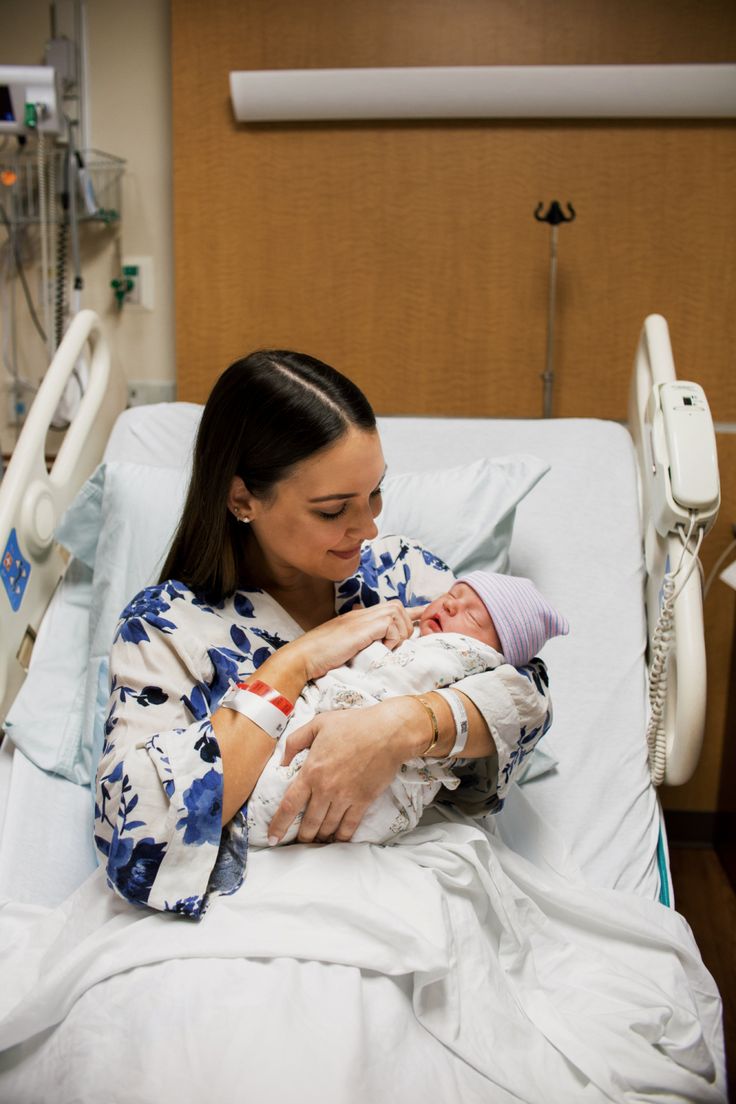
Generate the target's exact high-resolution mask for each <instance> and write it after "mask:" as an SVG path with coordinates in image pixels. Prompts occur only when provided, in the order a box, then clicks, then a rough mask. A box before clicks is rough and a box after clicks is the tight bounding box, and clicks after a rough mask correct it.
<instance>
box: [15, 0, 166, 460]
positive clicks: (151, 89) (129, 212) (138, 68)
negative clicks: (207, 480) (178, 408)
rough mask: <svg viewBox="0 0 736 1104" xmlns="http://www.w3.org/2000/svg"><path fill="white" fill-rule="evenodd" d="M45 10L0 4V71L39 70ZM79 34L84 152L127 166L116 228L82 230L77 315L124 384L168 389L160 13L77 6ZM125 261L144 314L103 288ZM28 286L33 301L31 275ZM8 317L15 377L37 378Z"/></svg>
mask: <svg viewBox="0 0 736 1104" xmlns="http://www.w3.org/2000/svg"><path fill="white" fill-rule="evenodd" d="M63 4H64V0H62V15H63V14H64V7H63ZM49 7H50V5H49V3H48V0H0V64H8V65H12V64H17V65H23V64H27V65H36V64H39V63H40V62H41V61H42V55H43V48H44V44H45V42H46V39H47V38H48V37H49V34H50V25H49ZM86 26H87V58H88V88H87V93H88V102H89V107H90V115H89V140H90V145H91V146H92V147H93V148H96V149H99V150H102V151H104V152H105V153H110V154H114V155H116V156H117V157H122V158H124V159H125V160H126V162H127V165H126V171H125V175H124V178H123V200H122V221H121V224H120V226H119V228H118V229H117V230H112V229H105V228H103V227H101V226H100V225H98V224H95V225H90V226H87V227H84V228H83V229H84V233H83V235H82V259H83V275H84V281H85V290H84V296H83V306H88V307H92V308H93V309H94V310H96V311H97V312H98V314H99V315H100V316H101V318H102V319H103V323H104V325H105V328H106V331H107V333H108V335H109V337H110V339H111V344H112V347H113V357H114V366H115V369H116V371H117V372H118V373H119V374H120V375H121V376H122V377H123V378H124V379H125V380H129V379H136V380H139V379H143V380H145V379H163V380H174V379H175V375H176V368H175V355H174V289H173V246H172V186H171V81H170V68H171V66H170V41H169V3H168V0H126V2H125V3H120V2H119V0H86ZM5 152H7V147H6V150H5ZM0 160H2V154H0ZM130 254H133V255H144V256H150V257H152V258H153V270H154V310H153V311H152V312H150V313H148V312H134V311H132V310H128V309H126V308H124V309H123V310H122V311H119V310H118V309H117V307H116V305H115V300H114V296H113V291H112V288H111V287H110V281H111V280H112V279H113V278H114V277H115V276H117V275H118V274H119V265H120V258H121V256H123V255H130ZM30 283H31V288H32V290H33V291H34V292H35V291H36V290H37V287H38V277H37V275H36V276H34V278H33V279H31V281H30ZM17 311H18V318H19V322H20V323H21V338H22V341H21V344H22V349H21V353H22V370H23V371H24V372H25V373H26V374H27V375H29V376H31V378H34V379H38V378H40V376H41V374H42V373H43V371H44V369H45V357H44V350H43V346H42V344H41V342H40V339H39V338H38V337H37V336H35V335H34V333H33V331H32V330H31V328H30V326H29V324H28V321H27V311H26V309H25V306H24V304H23V302H22V300H21V299H20V297H18V306H17ZM5 375H6V374H5V372H4V370H3V371H2V377H3V382H5V380H4V377H5ZM6 408H7V404H6V403H3V407H2V410H1V411H0V441H1V442H2V446H3V449H4V450H7V449H8V446H9V445H12V439H9V438H8V434H7V431H6V432H5V433H3V432H2V427H4V425H5V413H6Z"/></svg>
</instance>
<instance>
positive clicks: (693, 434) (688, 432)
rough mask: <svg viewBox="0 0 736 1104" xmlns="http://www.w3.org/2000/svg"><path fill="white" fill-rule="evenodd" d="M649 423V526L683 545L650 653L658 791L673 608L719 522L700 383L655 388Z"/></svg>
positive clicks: (709, 424) (663, 591)
mask: <svg viewBox="0 0 736 1104" xmlns="http://www.w3.org/2000/svg"><path fill="white" fill-rule="evenodd" d="M647 421H648V422H649V424H650V447H651V460H652V468H651V473H650V487H649V489H650V495H649V501H650V505H651V515H652V521H653V523H654V527H655V529H656V530H657V532H658V533H659V534H660V536H661V537H667V536H668V534H677V535H678V536H679V539H680V541H681V548H680V552H679V555H678V556H677V562H676V563H670V562H669V556H668V557H667V566H666V568H665V574H664V577H663V579H662V584H661V588H660V594H659V601H660V608H659V616H658V618H657V623H656V626H655V628H654V631H653V633H652V639H651V647H650V654H649V705H650V716H649V723H648V725H647V744H648V746H649V767H650V772H651V776H652V782H653V783H654V785H655V786H658V785H659V784H660V783H661V782H662V781H663V779H664V775H665V770H666V765H667V736H666V731H665V709H666V703H667V681H668V673H669V655H670V651H671V648H672V644H673V641H674V629H675V602H676V601H677V598H678V596H679V595H680V593H681V592H682V591H683V590H684V588H685V586H686V584H687V582H688V580H689V579H690V576H691V575H692V574H693V571H694V570H695V568H696V566H697V565H698V563H699V561H698V552H699V551H700V545H701V544H702V541H703V537H704V536H705V534H706V533H707V532H708V530H709V529H710V528H711V526H712V525H713V524H714V522H715V520H716V517H717V516H718V508H719V506H720V504H721V488H720V481H719V478H718V456H717V453H716V435H715V430H714V428H713V420H712V418H711V415H710V409H709V407H708V400H707V399H706V397H705V393H704V391H703V389H702V387H700V385H699V384H697V383H689V382H687V381H685V380H677V381H672V382H670V383H660V384H655V385H654V387H653V388H652V393H651V396H650V398H649V405H648V408H647Z"/></svg>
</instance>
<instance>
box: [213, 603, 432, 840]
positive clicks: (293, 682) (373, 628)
mask: <svg viewBox="0 0 736 1104" xmlns="http://www.w3.org/2000/svg"><path fill="white" fill-rule="evenodd" d="M420 612H421V610H420V609H415V610H406V609H404V607H403V606H402V605H401V603H400V602H384V603H382V604H380V605H377V606H372V607H370V608H369V609H358V610H354V611H352V612H350V613H345V614H342V615H341V616H340V617H335V618H333V619H332V620H330V621H327V622H326V623H325V624H324V625H321V626H319V628H316V629H313V630H311V631H310V632H308V633H305V634H304V636H302V637H299V638H298V639H297V640H294V641H292V642H291V643H290V644H286V645H285V646H284V647H282V648H280V649H279V650H278V651H277V652H274V653H273V654H272V655H270V656H269V657H268V659H267V660H266V661H265V663H262V664H261V666H260V667H259V668H258V671H257V677H258V679H260V680H262V681H263V682H266V683H267V684H268V685H269V686H272V687H273V688H274V689H276V690H278V691H279V693H280V694H283V695H284V697H286V698H288V699H289V701H292V702H293V701H296V699H297V698H298V697H299V695H300V694H301V692H302V690H303V689H304V687H305V686H306V684H307V682H309V681H310V680H311V679H315V678H319V677H320V675H323V674H325V673H326V672H327V671H331V670H334V668H336V667H339V666H341V665H342V664H343V663H345V662H347V660H349V659H352V658H353V657H354V656H355V655H356V654H357V653H358V652H359V651H362V649H363V648H366V647H367V646H368V645H369V644H371V643H373V642H374V641H376V640H381V641H382V642H383V643H384V644H385V645H386V646H387V647H388V648H391V647H395V646H396V645H397V644H399V643H401V641H402V640H405V639H406V638H407V637H408V636H409V635H410V633H411V630H412V627H413V622H414V619H415V618H416V617H418V616H419V613H420ZM245 681H249V680H245ZM212 726H213V728H214V730H215V734H216V736H217V742H218V744H219V747H220V754H221V756H222V769H223V803H222V823H223V824H227V823H228V822H229V821H230V820H231V818H232V817H233V816H234V815H235V813H236V812H237V811H238V809H240V808H241V806H242V805H243V803H244V802H245V801H247V800H248V798H249V797H250V795H251V793H252V792H253V789H254V787H255V785H256V782H257V781H258V779H259V778H260V776H261V773H262V771H263V768H264V767H265V765H266V763H267V762H268V760H269V758H270V757H271V754H272V753H273V748H274V741H273V740H272V739H271V737H270V736H268V735H267V734H266V733H265V732H264V731H263V729H261V728H259V727H258V726H257V725H256V724H254V723H253V721H251V720H249V719H248V718H247V717H243V716H242V715H241V714H239V713H236V712H235V711H234V710H232V709H226V708H220V709H218V710H217V711H216V712H215V713H214V714H213V716H212Z"/></svg>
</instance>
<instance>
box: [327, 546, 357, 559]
mask: <svg viewBox="0 0 736 1104" xmlns="http://www.w3.org/2000/svg"><path fill="white" fill-rule="evenodd" d="M330 551H331V552H332V555H333V556H337V557H338V559H340V560H352V559H353V557H354V556H357V555H358V553H359V552H360V545H358V547H357V548H350V549H348V551H347V552H338V551H337V549H335V548H331V549H330Z"/></svg>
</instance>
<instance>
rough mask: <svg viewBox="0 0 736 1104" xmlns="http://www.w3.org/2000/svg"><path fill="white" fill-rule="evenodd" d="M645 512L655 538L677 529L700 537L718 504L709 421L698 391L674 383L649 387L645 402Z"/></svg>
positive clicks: (695, 387) (696, 386) (705, 402)
mask: <svg viewBox="0 0 736 1104" xmlns="http://www.w3.org/2000/svg"><path fill="white" fill-rule="evenodd" d="M647 422H648V423H649V426H650V450H651V464H652V468H651V485H650V489H651V496H650V501H651V507H652V519H653V521H654V525H655V528H656V530H657V532H658V533H659V534H660V535H661V536H666V534H667V533H672V532H674V531H675V530H676V528H677V527H678V526H684V527H685V528H686V529H689V528H690V526H691V525H692V524H693V523H694V525H695V527H696V528H698V529H702V530H703V532H704V533H707V532H708V530H709V529H710V528H711V527H712V525H713V523H714V522H715V520H716V517H717V515H718V508H719V506H720V504H721V489H720V482H719V478H718V457H717V453H716V435H715V430H714V428H713V420H712V418H711V414H710V408H709V406H708V400H707V399H706V397H705V392H704V391H703V388H702V387H701V386H700V385H699V384H697V383H689V382H687V381H685V380H676V381H673V382H670V383H660V384H655V386H654V387H653V388H652V393H651V395H650V398H649V406H648V409H647Z"/></svg>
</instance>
